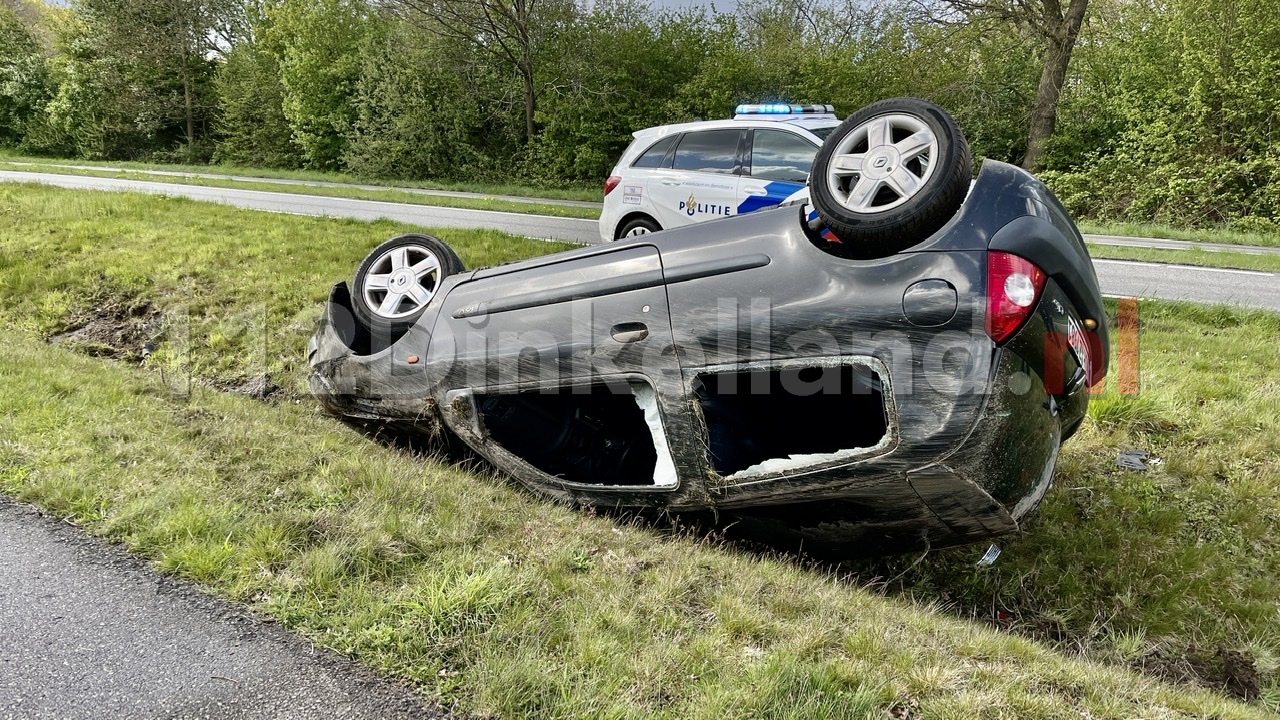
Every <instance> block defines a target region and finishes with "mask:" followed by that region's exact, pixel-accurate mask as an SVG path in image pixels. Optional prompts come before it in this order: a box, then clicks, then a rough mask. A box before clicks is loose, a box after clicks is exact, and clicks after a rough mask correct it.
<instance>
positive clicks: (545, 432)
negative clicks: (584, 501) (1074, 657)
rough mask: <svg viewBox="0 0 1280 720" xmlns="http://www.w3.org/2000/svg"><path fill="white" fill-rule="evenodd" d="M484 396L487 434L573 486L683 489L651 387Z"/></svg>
mask: <svg viewBox="0 0 1280 720" xmlns="http://www.w3.org/2000/svg"><path fill="white" fill-rule="evenodd" d="M623 387H625V388H627V389H626V390H622V391H619V386H618V383H613V384H612V385H608V384H597V385H592V386H591V387H590V388H589V390H588V391H586V392H584V389H583V388H581V387H578V388H574V387H563V388H558V389H556V390H555V391H554V392H547V391H546V390H542V391H533V392H522V393H508V394H495V395H476V397H475V400H476V406H477V407H478V408H479V411H480V416H481V418H482V420H483V423H484V427H485V429H486V430H487V431H488V433H489V435H490V436H491V437H492V438H493V440H494V441H495V442H496V443H497V444H499V445H501V446H502V447H503V449H505V450H506V451H507V452H510V453H511V454H513V455H516V456H517V457H519V458H520V459H522V460H524V461H525V462H527V463H529V464H530V465H532V466H534V467H535V468H537V469H538V470H541V471H542V472H544V473H546V474H548V475H552V476H555V477H558V478H560V479H562V480H565V481H567V482H574V483H583V484H593V485H617V486H658V487H673V486H675V485H676V482H677V480H676V469H675V461H674V459H673V458H672V457H671V451H670V449H669V447H668V445H667V439H666V434H665V433H664V431H663V429H662V422H661V417H660V415H659V412H658V401H657V393H656V392H654V390H653V388H652V387H651V386H650V385H649V384H647V383H644V382H637V381H631V382H628V383H627V384H626V385H624V386H623Z"/></svg>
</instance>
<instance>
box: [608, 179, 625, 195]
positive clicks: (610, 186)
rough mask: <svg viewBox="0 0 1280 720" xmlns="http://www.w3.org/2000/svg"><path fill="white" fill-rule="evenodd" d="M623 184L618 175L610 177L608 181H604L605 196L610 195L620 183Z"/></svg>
mask: <svg viewBox="0 0 1280 720" xmlns="http://www.w3.org/2000/svg"><path fill="white" fill-rule="evenodd" d="M620 182H622V177H620V176H618V175H610V176H609V179H608V180H605V181H604V194H605V195H608V194H609V193H611V192H613V189H614V188H616V187H618V183H620Z"/></svg>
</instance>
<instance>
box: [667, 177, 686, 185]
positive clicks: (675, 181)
mask: <svg viewBox="0 0 1280 720" xmlns="http://www.w3.org/2000/svg"><path fill="white" fill-rule="evenodd" d="M683 183H684V181H683V180H680V179H678V178H662V184H663V185H680V184H683Z"/></svg>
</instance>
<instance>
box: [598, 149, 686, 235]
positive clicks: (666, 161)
mask: <svg viewBox="0 0 1280 720" xmlns="http://www.w3.org/2000/svg"><path fill="white" fill-rule="evenodd" d="M679 139H680V135H679V134H678V133H677V134H675V135H667V136H665V137H663V138H660V139H658V140H656V141H654V142H653V144H651V145H650V146H649V147H648V148H646V149H645V151H644V152H642V153H640V156H639V157H637V158H636V159H635V161H634V162H632V163H631V166H630V167H628V168H627V169H626V171H625V172H623V174H622V182H621V183H620V185H621V187H619V188H618V189H617V190H615V192H620V193H621V204H622V207H621V208H620V209H619V210H618V211H617V213H616V217H615V218H614V219H615V221H616V219H617V218H619V217H622V216H624V215H626V214H628V213H631V212H634V211H637V210H638V211H640V212H645V213H648V214H650V215H652V214H654V210H655V205H654V201H653V195H654V193H655V192H658V188H661V187H664V185H663V184H662V180H663V178H664V177H666V171H665V170H664V168H670V167H671V151H672V150H673V149H674V148H675V144H676V141H677V140H679ZM606 202H607V201H606ZM617 229H618V228H610V230H611V232H613V231H616V230H617Z"/></svg>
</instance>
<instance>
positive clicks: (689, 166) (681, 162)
mask: <svg viewBox="0 0 1280 720" xmlns="http://www.w3.org/2000/svg"><path fill="white" fill-rule="evenodd" d="M741 136H742V131H741V130H737V129H729V130H704V131H702V132H691V133H685V135H684V138H682V139H681V140H680V144H679V145H678V146H676V156H675V161H674V162H673V163H672V167H673V168H675V169H676V170H692V171H694V172H714V173H732V172H733V171H734V169H735V168H736V167H737V166H738V138H739V137H741Z"/></svg>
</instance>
